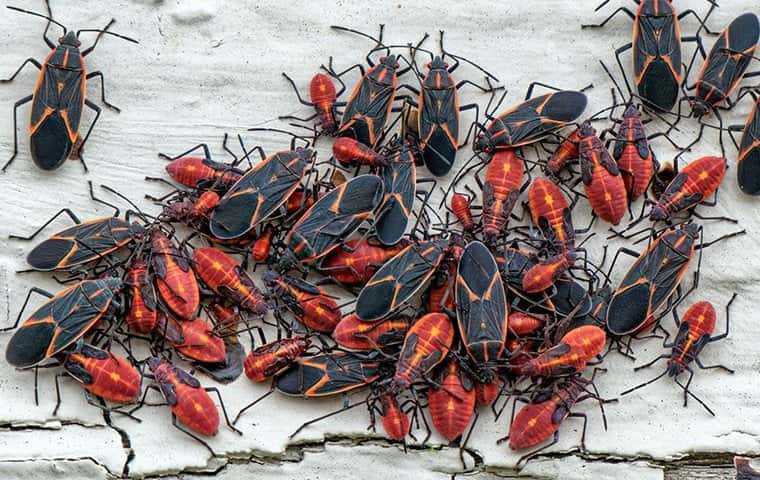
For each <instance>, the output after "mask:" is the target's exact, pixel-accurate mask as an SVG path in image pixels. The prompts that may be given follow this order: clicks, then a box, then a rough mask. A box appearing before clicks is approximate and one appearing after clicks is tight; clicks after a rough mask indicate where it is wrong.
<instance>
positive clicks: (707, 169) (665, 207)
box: [649, 156, 727, 221]
mask: <svg viewBox="0 0 760 480" xmlns="http://www.w3.org/2000/svg"><path fill="white" fill-rule="evenodd" d="M726 167H727V162H726V159H725V158H723V157H711V156H707V157H701V158H699V159H697V160H694V161H693V162H691V163H690V164H688V165H687V166H686V167H684V168H683V169H682V170H681V171H680V172H678V174H677V175H676V176H675V177H674V178H673V180H672V181H671V182H670V184H669V185H668V187H667V188H666V189H665V191H664V192H663V193H662V195H660V198H659V200H658V202H657V204H656V205H654V206H653V207H652V211H651V213H650V214H649V218H650V219H651V220H652V221H659V220H667V219H669V218H670V217H671V216H672V215H674V214H676V213H678V212H681V211H683V210H687V209H689V208H692V207H695V206H697V205H698V204H699V203H700V202H702V201H704V200H705V199H706V198H708V197H709V196H710V195H712V194H713V193H715V191H716V190H718V187H719V186H720V184H721V182H722V181H723V177H725V175H726Z"/></svg>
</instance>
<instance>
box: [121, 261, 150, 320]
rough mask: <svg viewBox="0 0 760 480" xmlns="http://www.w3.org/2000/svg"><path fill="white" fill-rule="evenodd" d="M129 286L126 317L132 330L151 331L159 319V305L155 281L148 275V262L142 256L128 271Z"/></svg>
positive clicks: (127, 281)
mask: <svg viewBox="0 0 760 480" xmlns="http://www.w3.org/2000/svg"><path fill="white" fill-rule="evenodd" d="M125 283H126V284H127V285H128V286H129V293H130V295H129V298H130V304H129V310H128V311H127V315H126V317H125V319H126V321H127V325H128V326H129V328H130V330H132V331H134V332H137V333H150V332H152V331H153V329H154V328H156V322H157V321H158V310H157V308H158V305H157V304H156V291H155V290H154V289H153V282H151V280H150V277H149V276H148V264H147V263H146V262H145V261H144V260H143V259H141V258H138V259H135V260H134V261H133V262H132V266H131V267H130V269H129V271H128V272H127V279H126V282H125Z"/></svg>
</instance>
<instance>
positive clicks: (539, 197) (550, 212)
mask: <svg viewBox="0 0 760 480" xmlns="http://www.w3.org/2000/svg"><path fill="white" fill-rule="evenodd" d="M528 205H529V207H530V214H531V218H532V220H533V224H534V225H536V226H538V228H540V229H541V231H542V232H543V234H544V237H545V238H546V239H547V240H548V241H549V244H550V247H551V249H552V250H553V251H555V252H557V254H556V255H555V256H554V257H551V258H549V259H547V260H546V261H544V262H539V263H538V264H536V265H534V266H532V267H531V268H529V269H528V270H527V271H526V272H525V274H524V275H523V280H522V287H523V290H524V291H525V292H528V293H535V292H540V291H543V290H546V289H547V288H549V287H550V286H551V285H552V284H553V283H554V282H555V281H556V280H557V279H558V278H559V276H560V275H562V274H563V273H564V272H565V271H566V270H567V269H568V268H569V267H570V265H571V264H572V263H573V262H574V260H575V230H574V229H573V221H572V217H571V214H570V206H569V205H568V203H567V200H566V199H565V196H564V195H563V194H562V192H561V191H560V189H559V187H557V185H555V184H554V182H552V181H551V180H548V179H546V178H537V179H536V180H534V181H533V183H532V184H531V186H530V189H529V190H528Z"/></svg>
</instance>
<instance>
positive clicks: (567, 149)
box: [546, 127, 581, 175]
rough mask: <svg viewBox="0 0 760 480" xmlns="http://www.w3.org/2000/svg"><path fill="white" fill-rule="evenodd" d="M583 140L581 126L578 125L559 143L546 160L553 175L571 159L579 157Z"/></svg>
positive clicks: (547, 166)
mask: <svg viewBox="0 0 760 480" xmlns="http://www.w3.org/2000/svg"><path fill="white" fill-rule="evenodd" d="M580 141H581V128H580V127H578V128H576V129H575V130H573V132H572V133H571V134H570V135H568V137H567V138H565V139H564V140H563V141H562V143H560V144H559V146H558V147H557V149H556V150H555V151H554V153H553V154H552V156H551V157H549V161H548V162H546V168H547V170H549V172H550V173H551V174H553V175H558V174H559V172H560V171H561V170H562V169H563V168H564V167H565V165H567V163H568V162H569V161H571V160H575V159H577V158H578V145H579V144H580Z"/></svg>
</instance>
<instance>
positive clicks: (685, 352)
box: [620, 294, 736, 416]
mask: <svg viewBox="0 0 760 480" xmlns="http://www.w3.org/2000/svg"><path fill="white" fill-rule="evenodd" d="M734 299H736V294H734V295H733V296H732V297H731V300H729V301H728V304H727V305H726V331H725V332H724V333H721V334H720V335H713V333H714V332H715V320H716V315H715V308H713V306H712V304H711V303H710V302H705V301H702V302H697V303H695V304H693V305H692V306H691V307H689V309H688V310H687V311H686V313H685V314H684V316H683V319H680V320H679V318H678V313H677V311H676V310H675V309H673V318H674V319H675V321H676V325H677V326H678V334H677V335H676V339H675V340H674V341H673V342H668V341H667V340H666V341H665V342H664V343H663V346H664V347H665V348H670V349H671V350H670V355H667V354H663V355H660V356H659V357H657V358H655V359H654V360H652V361H651V362H649V363H647V364H645V365H641V366H639V367H636V368H635V369H634V370H641V369H643V368H649V367H651V366H652V365H654V364H655V363H656V362H658V361H659V360H662V359H667V361H668V363H667V367H666V368H665V371H664V372H662V374H660V375H658V376H657V377H655V378H653V379H652V380H649V381H647V382H644V383H642V384H641V385H638V386H636V387H633V388H630V389H628V390H626V391H625V392H623V393H621V394H620V395H621V396H622V395H627V394H629V393H631V392H633V391H634V390H638V389H639V388H642V387H645V386H647V385H649V384H651V383H654V382H656V381H657V380H659V379H661V378H662V377H664V376H665V375H667V376H669V377H671V378H673V380H674V381H675V382H676V383H678V385H679V386H680V387H681V388H683V405H684V407H685V406H686V405H687V399H688V396H689V395H691V396H692V397H693V398H694V399H696V400H697V401H698V402H699V403H700V404H701V405H702V406H703V407H704V408H705V409H706V410H707V411H708V412H709V413H710V415H713V416H715V413H714V412H713V411H712V410H711V409H710V407H708V406H707V405H706V404H705V403H704V402H703V401H702V400H700V399H699V398H698V397H697V396H696V395H694V394H693V393H692V392H690V391H689V386H690V385H691V380H692V378H694V370H693V369H692V367H691V363H692V362H694V363H696V364H697V366H698V367H699V368H701V369H703V370H709V369H715V368H718V369H721V370H724V371H726V372H728V373H734V371H733V370H731V369H729V368H727V367H724V366H723V365H711V366H705V365H704V364H703V363H702V361H701V360H700V359H699V354H700V353H702V350H703V349H704V348H705V346H707V344H709V343H712V342H717V341H718V340H722V339H724V338H726V337H727V336H728V330H729V312H730V309H731V304H732V303H733V302H734ZM683 372H689V379H688V380H687V381H686V385H682V384H681V383H680V382H678V376H679V375H680V374H682V373H683Z"/></svg>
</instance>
